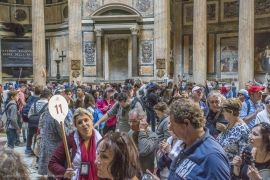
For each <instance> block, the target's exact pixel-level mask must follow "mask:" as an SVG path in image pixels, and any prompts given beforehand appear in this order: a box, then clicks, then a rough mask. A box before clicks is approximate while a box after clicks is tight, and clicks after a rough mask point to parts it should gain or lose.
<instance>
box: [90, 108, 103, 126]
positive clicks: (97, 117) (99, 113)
mask: <svg viewBox="0 0 270 180" xmlns="http://www.w3.org/2000/svg"><path fill="white" fill-rule="evenodd" d="M102 116H103V113H102V111H101V110H100V109H98V108H97V107H95V109H94V114H93V118H94V124H95V123H96V122H97V121H98V120H100V119H101V118H102ZM104 126H105V122H103V123H101V124H100V125H99V129H103V128H104Z"/></svg>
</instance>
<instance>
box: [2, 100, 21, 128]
mask: <svg viewBox="0 0 270 180" xmlns="http://www.w3.org/2000/svg"><path fill="white" fill-rule="evenodd" d="M12 105H15V106H17V104H15V103H10V104H9V105H8V106H7V107H6V109H5V110H4V111H3V112H2V114H0V115H1V116H0V129H4V128H6V127H8V126H9V123H10V116H9V115H8V114H7V110H8V109H9V107H10V106H12Z"/></svg>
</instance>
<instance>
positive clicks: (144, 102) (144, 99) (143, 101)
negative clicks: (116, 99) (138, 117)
mask: <svg viewBox="0 0 270 180" xmlns="http://www.w3.org/2000/svg"><path fill="white" fill-rule="evenodd" d="M137 102H139V103H140V104H141V106H142V108H143V111H145V108H146V107H148V106H149V102H148V97H147V96H146V95H145V96H142V97H141V98H137V97H134V99H133V101H132V102H131V104H130V109H134V108H135V105H136V103H137Z"/></svg>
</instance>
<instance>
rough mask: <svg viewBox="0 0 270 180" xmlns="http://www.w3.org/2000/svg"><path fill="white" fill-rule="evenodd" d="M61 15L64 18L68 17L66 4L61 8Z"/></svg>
mask: <svg viewBox="0 0 270 180" xmlns="http://www.w3.org/2000/svg"><path fill="white" fill-rule="evenodd" d="M63 16H64V18H65V19H67V18H68V6H65V7H64V9H63Z"/></svg>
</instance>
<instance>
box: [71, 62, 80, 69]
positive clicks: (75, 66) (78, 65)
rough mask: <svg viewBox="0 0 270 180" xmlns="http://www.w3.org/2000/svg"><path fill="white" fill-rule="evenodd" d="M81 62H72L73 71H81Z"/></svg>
mask: <svg viewBox="0 0 270 180" xmlns="http://www.w3.org/2000/svg"><path fill="white" fill-rule="evenodd" d="M80 69H81V61H80V60H71V70H80Z"/></svg>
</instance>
